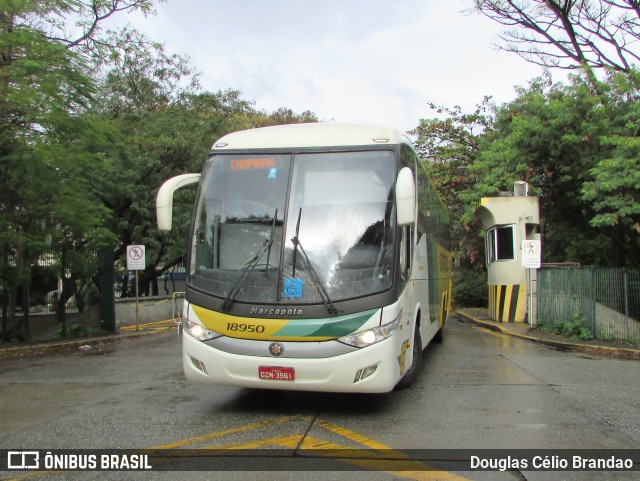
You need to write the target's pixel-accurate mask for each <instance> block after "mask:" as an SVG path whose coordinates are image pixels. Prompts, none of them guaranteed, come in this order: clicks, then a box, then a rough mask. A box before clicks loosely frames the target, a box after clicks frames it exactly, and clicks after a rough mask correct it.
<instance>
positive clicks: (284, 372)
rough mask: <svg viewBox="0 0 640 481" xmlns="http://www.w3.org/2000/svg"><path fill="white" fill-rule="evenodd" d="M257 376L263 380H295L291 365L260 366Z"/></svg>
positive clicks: (294, 372)
mask: <svg viewBox="0 0 640 481" xmlns="http://www.w3.org/2000/svg"><path fill="white" fill-rule="evenodd" d="M258 377H259V378H260V379H263V380H265V381H295V378H296V371H295V369H293V368H292V367H275V366H260V367H258Z"/></svg>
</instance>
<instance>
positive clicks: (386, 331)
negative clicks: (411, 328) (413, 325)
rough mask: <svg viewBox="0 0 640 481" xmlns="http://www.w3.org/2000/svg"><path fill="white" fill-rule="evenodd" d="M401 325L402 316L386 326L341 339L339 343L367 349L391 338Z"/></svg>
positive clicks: (355, 333)
mask: <svg viewBox="0 0 640 481" xmlns="http://www.w3.org/2000/svg"><path fill="white" fill-rule="evenodd" d="M399 325H400V315H398V317H396V318H395V319H394V320H393V321H391V322H390V323H388V324H385V325H384V326H379V327H375V328H373V329H367V330H366V331H360V332H354V333H353V334H349V335H348V336H344V337H341V338H340V339H338V341H340V342H342V343H344V344H348V345H349V346H354V347H366V346H370V345H371V344H375V343H376V342H380V341H384V340H385V339H387V338H389V337H391V336H392V335H393V333H394V332H396V330H397V329H398V326H399Z"/></svg>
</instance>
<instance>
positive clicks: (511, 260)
mask: <svg viewBox="0 0 640 481" xmlns="http://www.w3.org/2000/svg"><path fill="white" fill-rule="evenodd" d="M476 216H477V217H478V218H479V219H480V221H481V222H482V225H483V227H484V228H485V229H486V232H487V234H486V238H485V242H486V256H487V259H486V260H487V271H488V285H489V317H490V318H491V319H493V320H494V321H498V322H530V323H531V324H535V306H536V302H535V297H536V294H537V292H536V291H537V287H536V286H537V270H536V268H537V267H539V266H540V229H539V224H540V212H539V207H538V198H537V197H529V196H528V184H527V183H526V182H517V183H516V185H515V188H514V194H513V195H509V196H501V197H484V198H482V200H481V201H480V205H479V206H478V209H477V210H476Z"/></svg>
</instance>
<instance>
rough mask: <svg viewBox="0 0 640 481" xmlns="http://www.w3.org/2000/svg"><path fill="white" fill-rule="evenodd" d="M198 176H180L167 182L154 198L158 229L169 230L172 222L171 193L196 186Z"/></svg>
mask: <svg viewBox="0 0 640 481" xmlns="http://www.w3.org/2000/svg"><path fill="white" fill-rule="evenodd" d="M199 181H200V174H182V175H178V176H176V177H172V178H171V179H169V180H167V181H166V182H165V183H164V184H162V187H160V190H159V191H158V195H157V197H156V217H157V219H158V229H160V230H171V224H172V220H173V193H174V192H175V191H176V190H178V189H180V188H181V187H184V186H186V185H191V184H197V183H198V182H199Z"/></svg>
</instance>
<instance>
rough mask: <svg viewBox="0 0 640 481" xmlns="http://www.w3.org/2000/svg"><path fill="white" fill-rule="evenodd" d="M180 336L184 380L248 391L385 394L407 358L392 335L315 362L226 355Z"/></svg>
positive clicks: (393, 385)
mask: <svg viewBox="0 0 640 481" xmlns="http://www.w3.org/2000/svg"><path fill="white" fill-rule="evenodd" d="M182 338H183V368H184V373H185V376H186V377H187V379H188V380H189V381H193V382H199V383H207V384H217V385H227V386H240V387H248V388H263V389H280V390H294V391H319V392H320V391H321V392H362V393H382V392H389V391H391V390H393V388H394V387H395V385H396V384H397V383H398V381H399V380H400V378H401V377H402V376H401V366H404V365H405V355H406V352H405V349H402V345H403V343H402V342H399V341H398V340H397V339H395V337H394V336H392V337H391V338H389V339H386V340H384V341H381V342H379V343H377V344H373V345H371V346H368V347H365V348H362V349H358V350H357V351H353V352H350V353H347V354H343V355H340V356H335V357H329V358H319V359H297V358H296V359H292V358H285V357H258V356H245V355H238V354H230V353H227V352H224V351H221V350H218V349H215V348H212V347H210V346H208V345H206V344H205V343H203V342H201V341H198V340H196V339H194V338H193V337H191V336H189V335H188V334H186V333H183V335H182ZM406 360H407V361H408V359H406ZM273 373H276V375H275V376H274V375H273ZM282 373H284V374H282ZM283 378H288V379H283ZM291 378H292V379H291Z"/></svg>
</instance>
